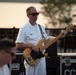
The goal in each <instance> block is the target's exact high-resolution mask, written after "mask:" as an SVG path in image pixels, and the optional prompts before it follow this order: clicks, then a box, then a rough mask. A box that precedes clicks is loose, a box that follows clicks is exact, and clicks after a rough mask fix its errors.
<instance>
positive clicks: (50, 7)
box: [40, 0, 76, 27]
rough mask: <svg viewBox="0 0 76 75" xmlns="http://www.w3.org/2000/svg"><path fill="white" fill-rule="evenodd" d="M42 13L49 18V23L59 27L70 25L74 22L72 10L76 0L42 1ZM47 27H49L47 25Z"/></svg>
mask: <svg viewBox="0 0 76 75" xmlns="http://www.w3.org/2000/svg"><path fill="white" fill-rule="evenodd" d="M40 3H41V4H42V5H43V6H42V8H41V9H42V10H41V13H42V14H43V15H44V16H46V17H47V19H48V23H47V24H52V25H53V26H56V25H57V24H59V27H60V26H61V25H62V24H63V23H65V24H66V25H69V24H70V23H71V21H72V17H71V13H70V11H71V9H72V6H73V5H75V4H76V0H41V2H40ZM46 26H47V25H46Z"/></svg>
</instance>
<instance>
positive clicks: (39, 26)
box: [38, 24, 45, 38]
mask: <svg viewBox="0 0 76 75" xmlns="http://www.w3.org/2000/svg"><path fill="white" fill-rule="evenodd" d="M38 26H39V28H40V32H41V34H42V38H45V37H44V35H43V31H42V28H41V26H40V25H39V24H38Z"/></svg>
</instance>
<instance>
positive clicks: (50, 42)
mask: <svg viewBox="0 0 76 75" xmlns="http://www.w3.org/2000/svg"><path fill="white" fill-rule="evenodd" d="M61 36H62V34H61V33H60V34H59V35H58V36H57V37H56V38H54V39H53V40H51V41H49V42H48V43H47V44H46V45H45V46H43V48H42V50H44V49H46V48H48V47H49V46H50V45H52V44H53V43H55V42H56V41H57V40H58V39H59V38H61Z"/></svg>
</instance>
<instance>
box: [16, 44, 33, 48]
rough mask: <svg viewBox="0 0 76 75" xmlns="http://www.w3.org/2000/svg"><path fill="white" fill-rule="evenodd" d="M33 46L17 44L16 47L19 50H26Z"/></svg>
mask: <svg viewBox="0 0 76 75" xmlns="http://www.w3.org/2000/svg"><path fill="white" fill-rule="evenodd" d="M32 45H33V44H31V43H16V47H17V48H19V49H25V48H28V47H32Z"/></svg>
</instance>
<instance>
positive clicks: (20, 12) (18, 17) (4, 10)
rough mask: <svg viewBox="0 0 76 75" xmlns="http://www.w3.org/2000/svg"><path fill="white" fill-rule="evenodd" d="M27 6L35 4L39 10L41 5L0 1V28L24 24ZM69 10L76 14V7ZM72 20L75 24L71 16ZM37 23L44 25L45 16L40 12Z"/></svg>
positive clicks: (75, 20)
mask: <svg viewBox="0 0 76 75" xmlns="http://www.w3.org/2000/svg"><path fill="white" fill-rule="evenodd" d="M29 6H35V7H36V9H37V10H38V11H41V7H42V5H41V4H40V3H26V2H25V3H20V2H0V28H12V27H16V28H20V27H22V26H23V25H24V24H26V22H27V21H28V18H27V16H26V9H27V7H29ZM71 12H72V13H73V14H76V7H74V9H73V10H72V11H71ZM72 22H73V23H74V24H76V17H73V21H72ZM37 23H39V24H41V25H43V26H44V27H45V24H46V23H47V18H46V17H44V16H43V15H42V14H41V13H40V14H39V16H38V20H37ZM63 26H64V25H63ZM58 27H59V26H58ZM48 28H52V25H48Z"/></svg>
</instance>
